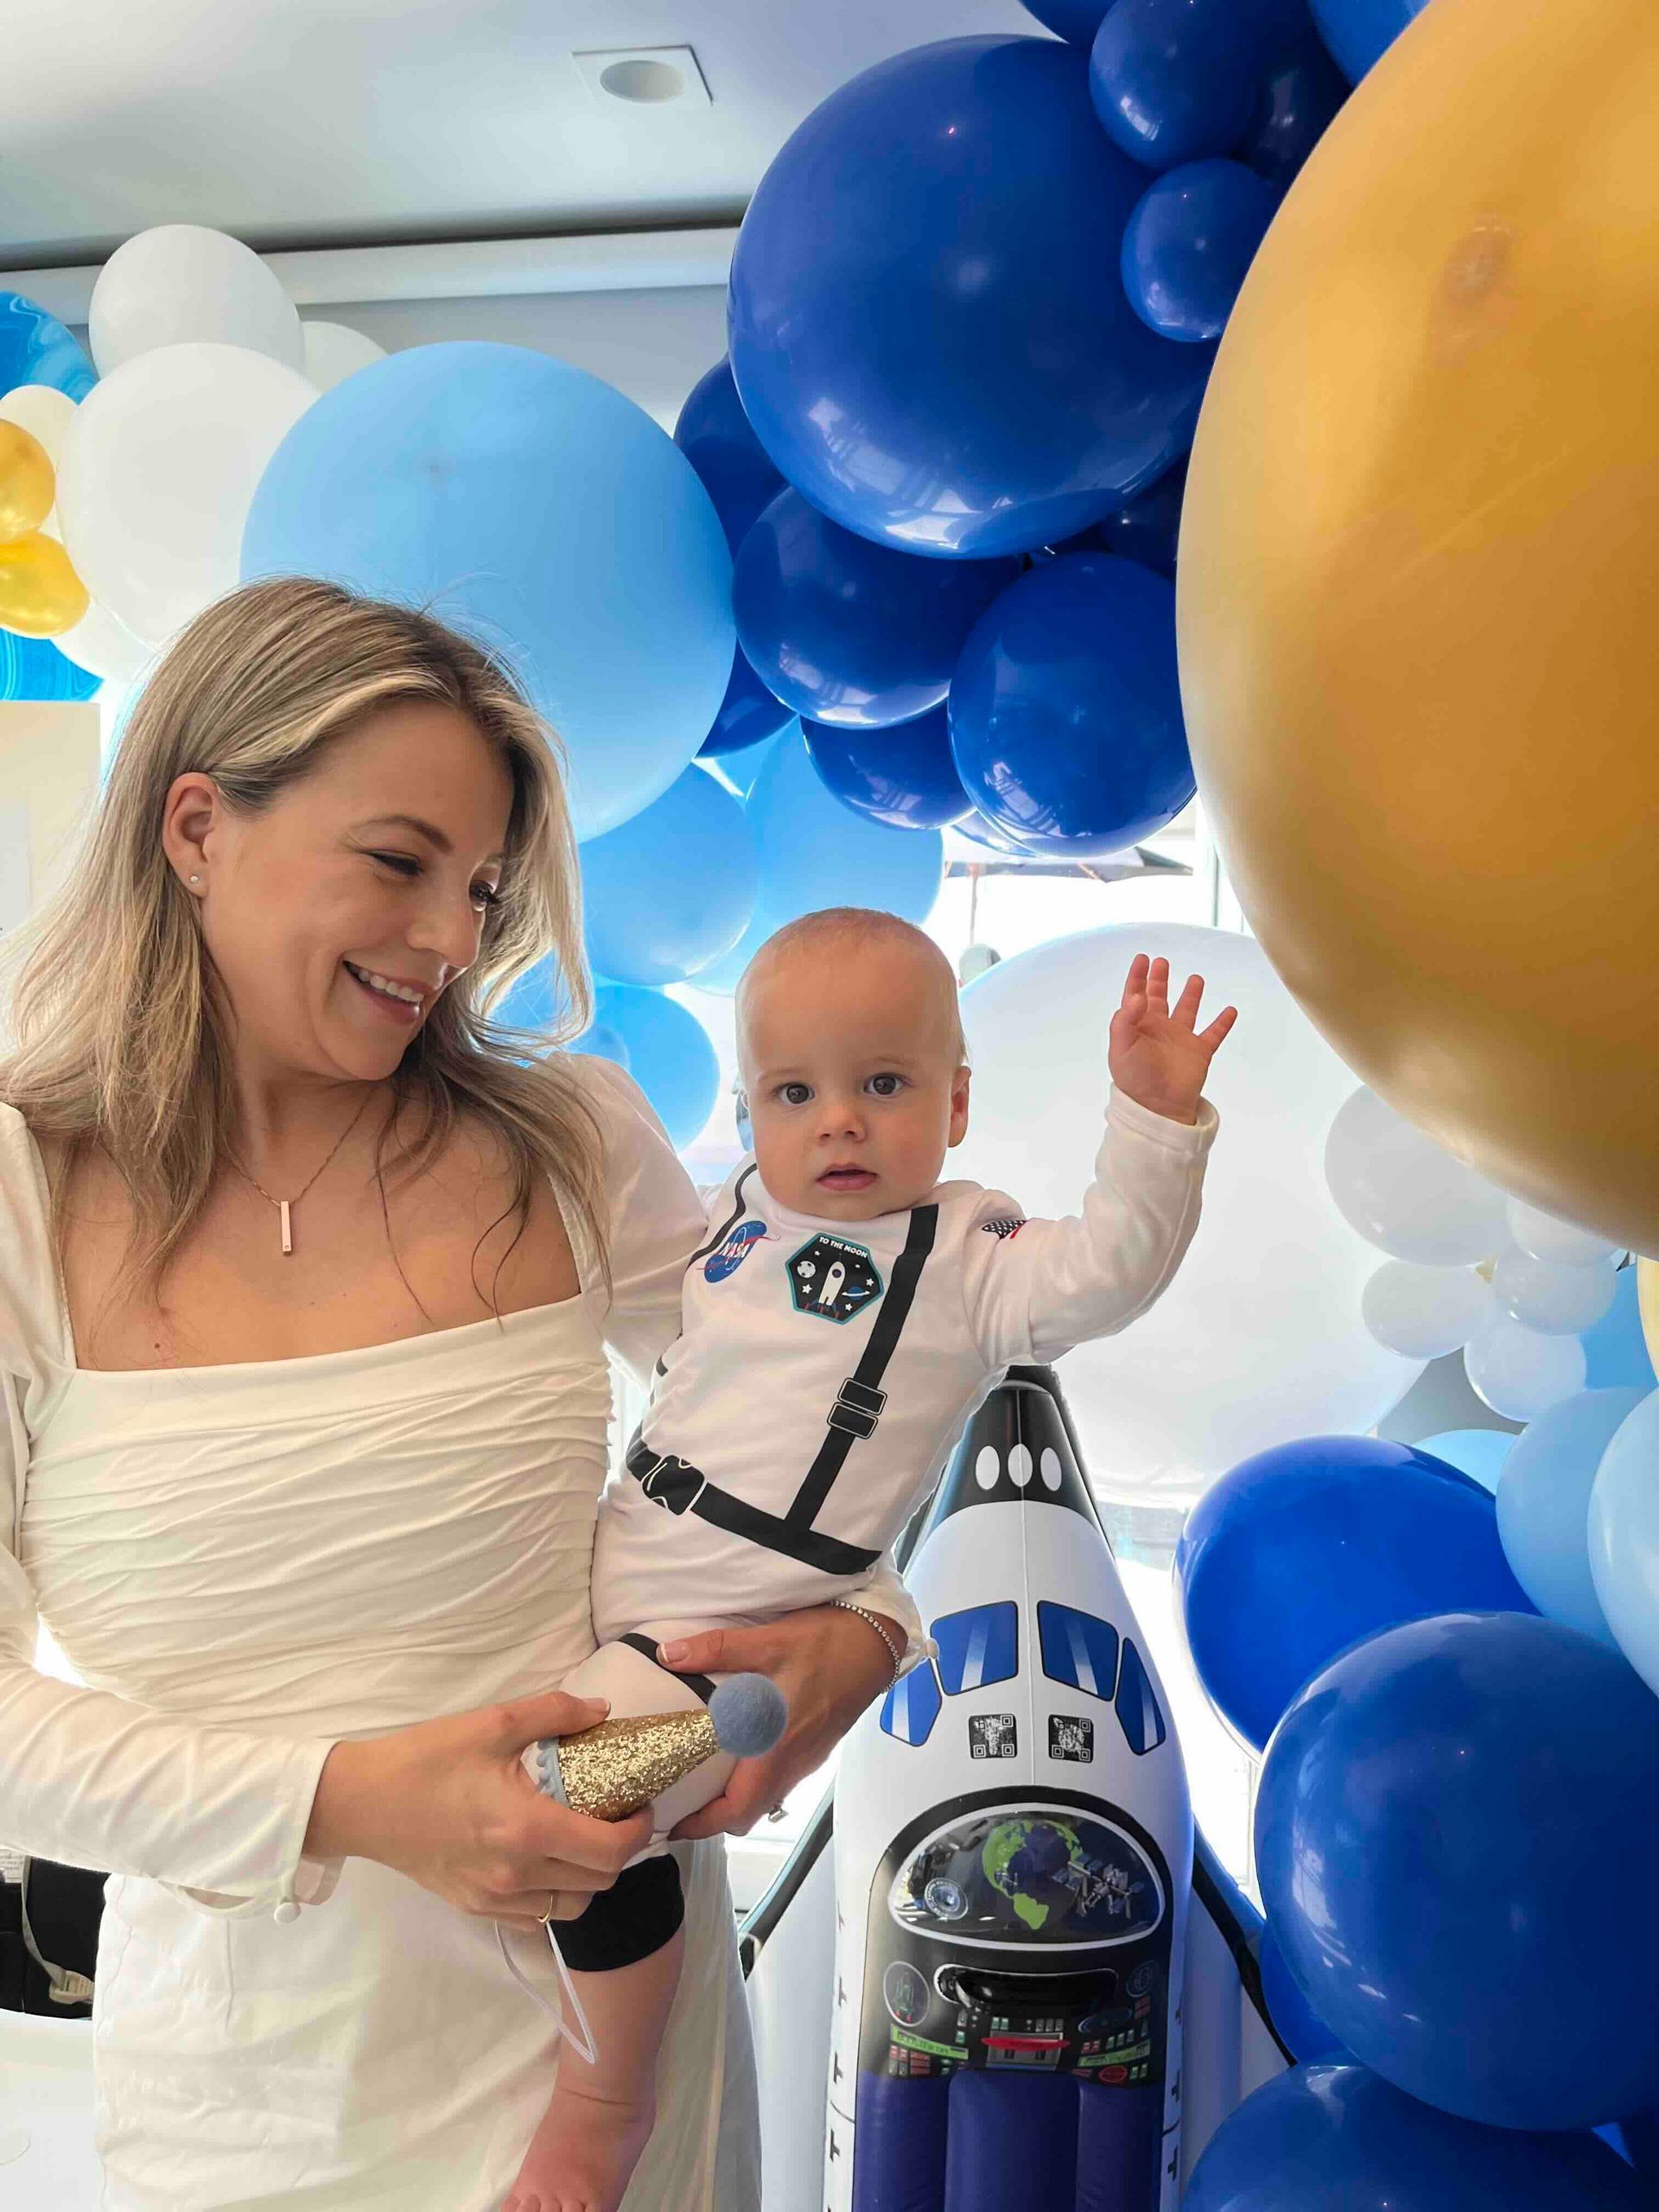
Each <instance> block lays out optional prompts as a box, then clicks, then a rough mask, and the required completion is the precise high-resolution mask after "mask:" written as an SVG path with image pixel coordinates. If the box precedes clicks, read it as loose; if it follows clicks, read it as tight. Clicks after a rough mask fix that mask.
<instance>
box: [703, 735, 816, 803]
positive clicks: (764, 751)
mask: <svg viewBox="0 0 1659 2212" xmlns="http://www.w3.org/2000/svg"><path fill="white" fill-rule="evenodd" d="M799 728H800V724H799V723H798V721H796V720H795V717H794V715H791V716H790V718H789V733H790V734H791V735H793V734H794V733H795V732H796V731H798V729H799ZM778 742H779V740H778V739H777V738H775V737H766V738H762V739H761V741H760V744H758V745H746V746H745V747H743V749H742V751H741V753H721V756H720V758H719V759H718V760H716V761H715V764H714V772H715V774H716V775H717V776H718V777H719V778H720V779H721V782H722V783H724V784H729V785H730V786H731V788H732V789H733V791H735V792H736V793H737V796H738V797H739V798H747V797H748V795H749V793H750V792H751V791H753V789H754V779H755V778H756V777H757V776H758V775H759V774H760V771H761V769H762V767H764V766H765V765H766V760H767V759H768V757H769V755H770V754H771V752H772V747H773V746H774V745H776V744H777V743H778Z"/></svg>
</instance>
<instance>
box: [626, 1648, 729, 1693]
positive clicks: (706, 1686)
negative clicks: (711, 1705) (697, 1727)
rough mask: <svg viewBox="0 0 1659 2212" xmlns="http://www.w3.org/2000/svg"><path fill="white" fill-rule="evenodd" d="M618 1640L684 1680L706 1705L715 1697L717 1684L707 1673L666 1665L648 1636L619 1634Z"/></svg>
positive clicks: (666, 1672) (655, 1665) (664, 1671)
mask: <svg viewBox="0 0 1659 2212" xmlns="http://www.w3.org/2000/svg"><path fill="white" fill-rule="evenodd" d="M616 1640H617V1642H618V1643H626V1645H627V1647H628V1649H629V1650H630V1651H637V1652H638V1653H639V1656H641V1658H644V1659H649V1660H650V1662H651V1663H652V1666H653V1667H658V1668H661V1669H662V1671H663V1673H664V1674H665V1675H673V1677H674V1679H675V1681H677V1682H683V1683H684V1684H685V1687H686V1688H687V1689H689V1690H691V1691H694V1692H695V1693H696V1695H697V1696H698V1697H700V1698H701V1699H702V1701H703V1703H704V1704H705V1705H707V1704H708V1702H709V1699H710V1698H711V1697H713V1695H714V1694H715V1686H714V1684H713V1682H712V1681H710V1680H709V1677H708V1675H683V1674H681V1673H680V1671H679V1670H678V1669H677V1668H675V1667H664V1666H663V1662H662V1661H661V1660H660V1659H659V1658H658V1656H657V1646H656V1645H655V1644H654V1643H652V1640H651V1638H650V1637H648V1636H633V1635H628V1636H619V1637H617V1639H616Z"/></svg>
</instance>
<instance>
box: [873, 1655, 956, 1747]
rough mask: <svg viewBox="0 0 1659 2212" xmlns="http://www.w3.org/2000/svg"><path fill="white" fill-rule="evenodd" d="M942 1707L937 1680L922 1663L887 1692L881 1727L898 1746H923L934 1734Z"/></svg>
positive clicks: (882, 1709) (930, 1670) (931, 1671)
mask: <svg viewBox="0 0 1659 2212" xmlns="http://www.w3.org/2000/svg"><path fill="white" fill-rule="evenodd" d="M942 1707H944V1699H943V1698H942V1697H941V1696H940V1695H939V1684H938V1676H937V1675H935V1674H934V1672H933V1669H932V1668H931V1666H929V1665H927V1664H926V1663H925V1662H924V1663H923V1664H922V1665H921V1666H919V1667H912V1669H911V1671H910V1673H909V1674H907V1675H906V1676H905V1677H904V1679H903V1681H897V1682H895V1683H894V1684H893V1688H891V1689H890V1690H889V1691H888V1692H887V1702H886V1703H885V1704H884V1705H883V1707H881V1726H882V1727H883V1729H884V1730H885V1731H886V1732H887V1734H888V1735H889V1736H893V1737H896V1738H898V1740H899V1743H901V1744H911V1745H918V1744H925V1742H926V1741H927V1739H928V1738H929V1737H930V1736H931V1734H932V1732H933V1723H934V1722H935V1721H936V1720H937V1719H938V1717H939V1713H940V1711H941V1709H942Z"/></svg>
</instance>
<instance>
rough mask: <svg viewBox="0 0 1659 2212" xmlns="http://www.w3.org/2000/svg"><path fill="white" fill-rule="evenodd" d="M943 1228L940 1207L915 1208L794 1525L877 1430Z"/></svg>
mask: <svg viewBox="0 0 1659 2212" xmlns="http://www.w3.org/2000/svg"><path fill="white" fill-rule="evenodd" d="M938 1229H939V1210H938V1206H916V1207H913V1208H912V1211H911V1217H910V1233H909V1235H908V1236H906V1238H905V1249H904V1250H903V1251H902V1252H901V1253H900V1254H899V1257H898V1259H897V1260H896V1261H895V1262H893V1280H892V1281H891V1282H890V1283H889V1284H888V1285H887V1296H886V1297H885V1298H884V1299H883V1300H881V1303H880V1306H877V1308H876V1311H875V1320H874V1325H873V1326H872V1328H871V1330H870V1333H869V1336H868V1338H867V1339H866V1342H865V1345H864V1356H863V1357H862V1358H861V1360H860V1361H859V1363H858V1365H857V1366H856V1367H855V1369H854V1370H853V1371H852V1373H851V1374H850V1375H849V1376H848V1378H847V1380H846V1381H845V1382H844V1383H842V1386H841V1389H840V1390H839V1392H838V1393H837V1395H836V1402H835V1404H834V1405H833V1406H831V1407H830V1408H829V1433H827V1435H826V1436H825V1437H824V1440H823V1443H822V1444H820V1445H819V1446H818V1454H817V1459H814V1460H813V1462H812V1465H810V1467H809V1468H808V1469H807V1471H806V1478H805V1480H804V1482H803V1483H802V1484H801V1486H800V1488H799V1490H798V1491H796V1493H795V1502H794V1503H793V1504H792V1505H791V1507H790V1509H789V1513H788V1516H787V1517H788V1520H789V1522H790V1525H791V1527H792V1528H797V1529H810V1527H811V1525H812V1523H813V1522H815V1521H816V1520H817V1517H818V1515H819V1513H820V1512H821V1511H822V1510H823V1501H824V1500H825V1498H826V1497H829V1492H830V1491H831V1490H832V1489H833V1488H834V1486H835V1481H836V1476H837V1475H839V1474H840V1472H841V1471H842V1468H843V1467H844V1466H845V1465H846V1464H847V1454H848V1453H849V1452H850V1451H851V1450H852V1448H853V1446H854V1445H855V1443H857V1442H858V1441H859V1440H860V1439H861V1438H862V1437H867V1436H874V1433H875V1425H876V1423H877V1421H880V1418H881V1414H882V1411H883V1408H885V1407H886V1405H887V1392H886V1391H885V1390H882V1389H877V1387H876V1386H877V1384H878V1383H880V1380H881V1377H882V1376H884V1375H885V1374H886V1373H887V1362H888V1361H889V1360H890V1359H891V1358H892V1357H893V1353H894V1352H895V1351H897V1350H898V1349H899V1337H900V1336H901V1335H902V1334H903V1332H904V1326H905V1323H906V1321H907V1320H908V1319H910V1309H911V1306H912V1305H913V1304H914V1302H915V1298H916V1286H917V1285H918V1283H919V1282H920V1281H921V1279H922V1269H923V1268H925V1266H926V1264H927V1255H928V1254H929V1253H930V1252H931V1250H932V1249H933V1240H934V1238H935V1237H936V1236H938Z"/></svg>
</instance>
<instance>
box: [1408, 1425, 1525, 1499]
mask: <svg viewBox="0 0 1659 2212" xmlns="http://www.w3.org/2000/svg"><path fill="white" fill-rule="evenodd" d="M1514 1442H1515V1433H1514V1432H1513V1430H1510V1429H1504V1428H1448V1429H1444V1430H1442V1431H1441V1433H1440V1435H1439V1436H1420V1437H1419V1438H1418V1440H1417V1444H1416V1449H1417V1450H1418V1451H1419V1452H1424V1453H1425V1454H1427V1457H1428V1458H1429V1459H1442V1460H1444V1461H1445V1463H1446V1465H1447V1466H1448V1467H1455V1468H1456V1469H1457V1470H1458V1471H1459V1473H1460V1474H1465V1475H1467V1476H1468V1477H1469V1478H1470V1480H1471V1482H1477V1483H1478V1484H1480V1486H1481V1488H1482V1489H1483V1490H1484V1491H1497V1478H1498V1475H1499V1473H1500V1472H1501V1471H1502V1469H1503V1462H1504V1461H1505V1459H1508V1458H1509V1456H1510V1446H1511V1445H1512V1444H1513V1443H1514Z"/></svg>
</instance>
